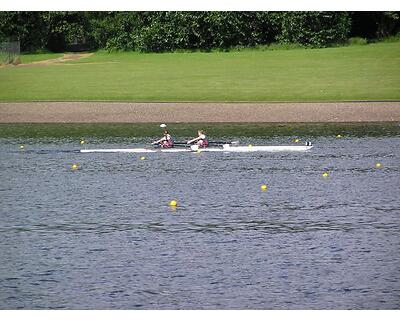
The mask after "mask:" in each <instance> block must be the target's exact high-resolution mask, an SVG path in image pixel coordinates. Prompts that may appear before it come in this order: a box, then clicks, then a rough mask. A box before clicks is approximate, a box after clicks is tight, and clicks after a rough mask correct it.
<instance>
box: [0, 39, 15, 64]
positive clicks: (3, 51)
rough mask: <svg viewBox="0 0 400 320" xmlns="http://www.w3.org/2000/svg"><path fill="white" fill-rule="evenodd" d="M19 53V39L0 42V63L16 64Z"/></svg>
mask: <svg viewBox="0 0 400 320" xmlns="http://www.w3.org/2000/svg"><path fill="white" fill-rule="evenodd" d="M19 54H20V43H19V41H13V42H1V43H0V64H18V63H20V59H19Z"/></svg>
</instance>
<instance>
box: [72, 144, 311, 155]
mask: <svg viewBox="0 0 400 320" xmlns="http://www.w3.org/2000/svg"><path fill="white" fill-rule="evenodd" d="M312 147H313V146H312V145H311V144H310V143H307V145H305V146H252V145H248V146H236V145H235V146H233V145H231V144H223V145H222V146H218V147H208V148H199V146H197V145H192V146H190V147H189V146H188V147H174V148H158V149H150V148H132V149H82V150H80V152H82V153H95V152H103V153H110V152H116V153H121V152H122V153H157V152H165V153H173V152H197V151H201V152H302V151H308V150H310V149H311V148H312Z"/></svg>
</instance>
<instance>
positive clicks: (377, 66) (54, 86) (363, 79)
mask: <svg viewBox="0 0 400 320" xmlns="http://www.w3.org/2000/svg"><path fill="white" fill-rule="evenodd" d="M390 99H400V42H395V43H376V44H369V45H364V46H348V47H337V48H327V49H293V50H267V51H259V50H244V51H238V52H225V53H223V52H212V53H201V52H195V53H164V54H139V53H113V54H107V53H102V52H99V53H96V54H95V55H93V56H91V57H89V58H85V59H82V60H79V61H75V62H72V63H71V62H68V63H64V64H60V65H49V66H40V67H39V66H36V67H7V68H2V69H0V100H1V101H23V100H25V101H26V100H28V101H29V100H32V101H34V100H63V101H77V100H115V101H121V100H130V101H339V100H390Z"/></svg>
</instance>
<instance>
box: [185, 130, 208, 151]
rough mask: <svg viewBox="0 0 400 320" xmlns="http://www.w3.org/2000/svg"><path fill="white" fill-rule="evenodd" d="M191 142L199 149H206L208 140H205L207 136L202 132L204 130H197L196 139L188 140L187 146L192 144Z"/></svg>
mask: <svg viewBox="0 0 400 320" xmlns="http://www.w3.org/2000/svg"><path fill="white" fill-rule="evenodd" d="M193 142H196V144H197V145H198V146H199V148H206V147H208V139H207V136H206V133H205V132H204V130H198V131H197V138H194V139H192V140H189V141H188V142H187V144H192V143H193Z"/></svg>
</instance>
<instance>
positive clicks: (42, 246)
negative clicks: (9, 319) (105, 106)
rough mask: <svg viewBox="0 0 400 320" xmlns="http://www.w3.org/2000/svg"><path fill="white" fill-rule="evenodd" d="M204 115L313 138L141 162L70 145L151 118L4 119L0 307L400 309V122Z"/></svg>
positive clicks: (180, 130) (230, 129)
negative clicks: (291, 121)
mask: <svg viewBox="0 0 400 320" xmlns="http://www.w3.org/2000/svg"><path fill="white" fill-rule="evenodd" d="M199 126H200V125H188V124H176V125H171V126H170V128H171V131H173V133H175V134H176V135H177V136H178V139H179V140H184V139H185V138H189V137H190V136H191V135H192V134H193V133H194V132H195V130H196V129H197V128H198V127H199ZM201 127H203V128H206V129H207V130H208V132H209V135H210V136H211V138H212V139H215V140H223V139H229V140H240V141H241V143H242V144H243V145H247V144H249V143H251V144H253V145H286V144H295V143H293V139H294V138H296V137H297V138H299V139H300V143H304V142H305V141H306V140H311V141H312V142H313V144H314V146H315V147H314V148H313V149H312V150H311V151H309V152H305V153H222V152H221V153H200V154H198V153H172V154H161V153H155V154H146V155H144V156H146V160H140V156H142V155H141V154H81V153H77V152H75V151H76V150H79V149H80V148H81V145H80V143H79V142H80V140H81V139H85V140H87V144H85V145H84V146H83V148H88V149H89V148H120V147H134V146H137V147H142V146H145V145H146V144H147V143H149V142H150V141H152V140H153V139H154V138H155V137H156V136H157V134H158V133H159V131H160V130H159V127H158V125H47V126H45V125H0V179H1V185H0V216H1V220H0V262H1V263H0V288H1V289H0V308H1V309H48V308H54V309H398V308H399V307H400V192H399V191H400V127H399V126H398V125H397V124H379V125H378V124H369V125H366V124H359V125H260V124H254V125H249V124H248V125H210V124H207V125H206V124H204V125H201ZM337 134H341V135H343V137H342V138H336V135H337ZM21 144H24V146H25V149H24V151H21V150H20V149H19V146H20V145H21ZM377 162H380V163H381V164H382V167H381V168H376V167H375V165H376V163H377ZM74 163H79V165H80V170H77V171H72V170H71V165H72V164H74ZM323 172H329V177H326V178H324V177H322V173H323ZM262 184H266V185H267V186H268V190H267V191H261V190H260V186H261V185H262ZM171 200H176V201H177V202H178V207H177V208H176V209H173V208H170V207H169V205H168V204H169V201H171Z"/></svg>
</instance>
